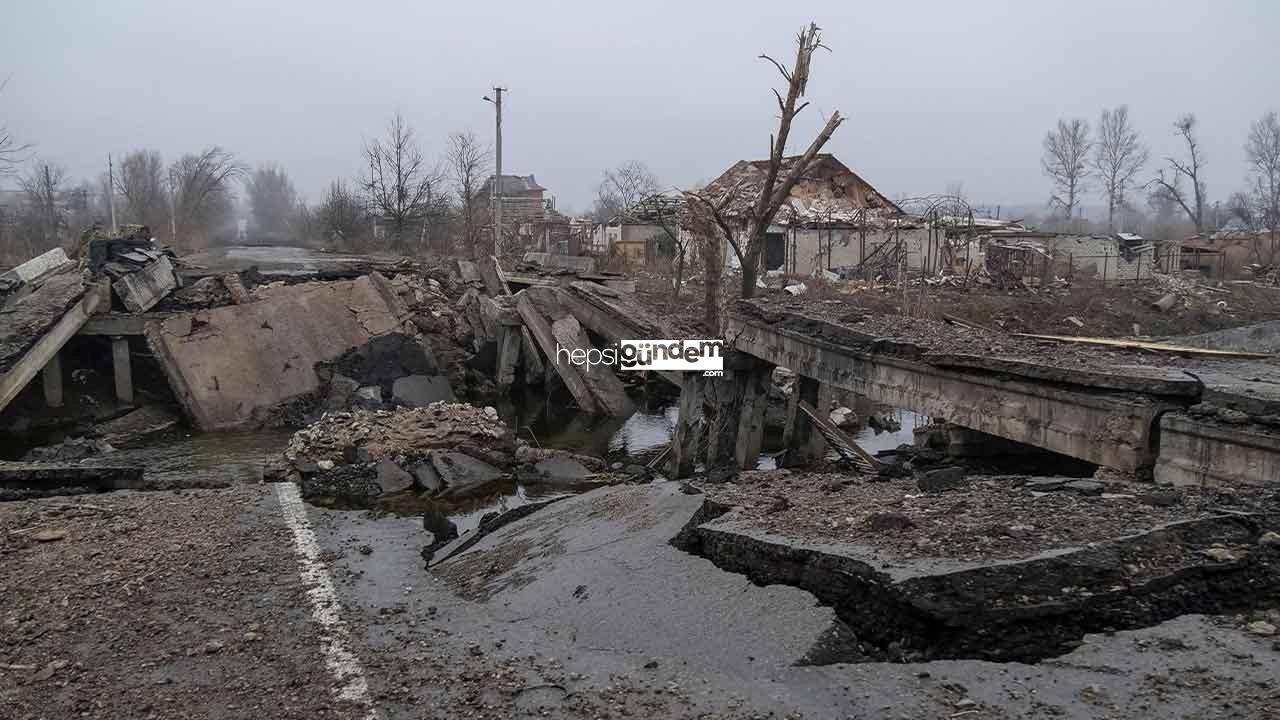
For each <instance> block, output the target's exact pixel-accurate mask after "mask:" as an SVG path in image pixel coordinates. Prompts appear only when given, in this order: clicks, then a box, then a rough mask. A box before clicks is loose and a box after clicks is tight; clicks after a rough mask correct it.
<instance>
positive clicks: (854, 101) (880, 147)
mask: <svg viewBox="0 0 1280 720" xmlns="http://www.w3.org/2000/svg"><path fill="white" fill-rule="evenodd" d="M802 6H803V7H802ZM809 19H814V20H816V21H817V22H818V24H819V25H821V26H822V28H823V32H824V40H825V41H826V43H827V44H828V45H829V46H830V47H831V49H832V52H831V53H827V54H822V55H821V56H819V57H818V58H817V60H816V65H815V68H814V71H813V78H814V79H813V81H812V82H811V83H810V85H809V99H810V100H811V101H812V105H811V106H810V108H809V109H808V110H806V111H805V113H804V115H803V116H802V118H803V120H804V122H802V123H800V124H799V126H798V127H797V128H796V130H795V132H794V133H793V137H794V138H798V140H797V141H796V143H797V144H798V143H800V142H801V141H802V142H804V143H807V142H808V140H809V139H810V138H812V136H813V133H814V132H815V131H816V130H817V128H818V127H819V126H820V125H821V123H822V121H823V119H824V118H825V116H826V115H827V114H828V113H829V112H830V111H832V110H835V109H838V110H840V111H841V112H842V113H844V114H845V115H847V116H848V120H847V121H846V122H845V124H844V125H843V126H842V127H841V128H840V129H839V131H838V132H837V134H836V136H835V138H834V139H833V140H832V142H831V143H830V144H829V145H828V149H829V150H830V151H832V152H834V153H835V154H836V155H837V157H839V158H840V159H842V160H843V161H844V162H846V163H847V164H848V165H850V166H851V167H853V168H854V169H855V170H856V171H857V172H859V173H860V174H861V175H862V176H863V177H865V178H866V179H867V180H869V181H870V182H871V183H872V184H874V185H876V186H877V187H878V188H879V189H880V190H881V191H882V192H884V193H886V194H889V195H891V196H896V195H898V194H899V193H906V194H908V195H917V194H925V193H929V192H939V191H942V190H943V189H945V187H946V186H947V185H948V184H949V183H954V182H963V183H964V188H965V190H966V192H967V193H968V194H969V195H970V196H971V197H972V198H973V199H974V200H975V201H979V202H987V203H992V204H994V203H1005V204H1015V203H1017V204H1020V203H1039V202H1043V201H1044V200H1045V199H1046V198H1047V197H1048V193H1049V184H1048V181H1047V180H1046V179H1045V178H1044V177H1043V176H1042V175H1041V172H1040V168H1039V157H1040V141H1041V138H1042V137H1043V135H1044V133H1045V131H1046V130H1047V129H1048V128H1049V127H1050V126H1051V125H1052V124H1053V123H1054V122H1055V121H1056V120H1057V118H1059V117H1060V116H1074V115H1079V116H1083V117H1086V118H1088V119H1089V120H1090V121H1091V122H1093V123H1096V118H1097V114H1098V112H1099V110H1100V109H1101V108H1102V107H1103V106H1111V105H1116V104H1120V103H1128V104H1129V105H1130V107H1131V111H1132V113H1133V115H1134V116H1135V119H1136V121H1137V123H1138V126H1139V129H1140V130H1141V132H1142V134H1143V137H1144V140H1145V141H1146V142H1147V143H1148V145H1149V146H1150V147H1151V149H1152V152H1153V155H1155V156H1157V157H1158V156H1161V155H1164V154H1167V153H1170V152H1175V151H1176V150H1177V149H1178V148H1177V146H1176V143H1175V138H1174V137H1173V135H1172V130H1171V124H1172V122H1173V120H1174V118H1175V117H1176V116H1177V115H1178V114H1179V113H1182V112H1195V113H1196V114H1197V116H1198V117H1199V119H1200V123H1201V134H1202V136H1203V144H1204V151H1205V155H1206V157H1207V158H1208V168H1207V170H1206V172H1207V175H1208V186H1209V193H1210V196H1211V197H1212V199H1215V200H1219V199H1225V198H1226V196H1227V194H1229V193H1230V192H1231V191H1232V190H1235V189H1238V188H1239V187H1240V186H1241V185H1242V184H1243V179H1244V175H1245V160H1244V152H1243V149H1242V146H1243V143H1244V140H1245V136H1246V133H1247V132H1248V126H1249V123H1250V122H1252V121H1253V120H1255V119H1256V118H1257V117H1259V116H1260V115H1261V114H1262V113H1264V112H1266V111H1268V110H1280V68H1278V67H1277V60H1280V49H1277V48H1280V42H1278V41H1280V2H1275V1H1274V0H1240V1H1235V2H1231V1H1227V2H1212V3H1210V2H1203V0H1197V1H1195V2H1185V1H1183V0H1165V1H1163V2H1160V1H1156V0H1152V1H1149V2H1148V1H1145V0H1133V1H1126V0H1110V1H1109V2H1104V1H1095V0H1074V1H1070V2H1068V1H1058V0H1039V1H1036V2H1031V1H1027V0H1021V1H1013V0H1010V1H1008V2H996V1H981V0H970V1H968V2H931V1H927V0H915V1H913V2H876V3H870V2H852V1H851V0H838V1H826V0H823V1H822V2H804V3H799V2H771V3H767V4H766V3H760V2H746V1H745V0H738V1H737V2H691V1H689V0H686V1H685V2H664V1H662V0H644V2H604V1H602V0H596V1H595V2H555V1H554V0H542V1H540V2H520V3H499V2H449V3H440V2H428V1H426V0H419V1H418V2H376V1H366V2H342V3H331V2H324V1H321V0H288V1H286V0H274V1H272V2H264V1H263V0H256V1H252V2H249V1H245V0H217V1H216V2H201V3H193V2H185V1H183V0H173V1H165V2H159V1H157V2H150V3H147V2H130V1H127V0H111V1H110V2H75V1H69V0H61V1H60V2H45V1H43V0H3V2H0V77H4V76H8V77H9V84H8V88H7V89H6V90H5V92H4V94H3V95H2V96H0V122H4V123H7V124H8V126H9V129H10V130H11V131H12V132H13V133H14V134H15V135H17V136H18V137H19V139H21V140H23V141H28V142H32V143H35V144H36V146H37V149H38V151H39V152H40V153H41V154H42V155H44V156H46V157H48V158H50V159H52V160H56V161H58V162H60V163H62V164H64V165H65V166H67V167H68V168H69V169H70V170H71V171H72V173H73V175H74V176H75V177H76V178H80V177H92V176H95V175H96V174H97V173H98V172H99V170H100V167H101V166H102V165H103V164H104V163H105V158H106V155H107V153H108V152H113V153H117V154H119V153H124V152H126V151H128V150H130V149H133V148H139V147H146V148H154V149H157V150H160V151H161V152H162V153H163V154H164V156H165V159H166V161H171V160H172V159H174V158H175V157H176V156H177V155H179V154H181V153H183V152H186V151H190V150H194V149H198V148H200V147H203V146H207V145H213V144H219V145H223V146H225V147H227V148H229V149H231V150H233V151H234V152H236V153H237V155H238V156H239V157H240V158H242V159H243V160H244V161H245V162H248V163H250V164H253V165H256V164H259V163H265V162H275V163H279V164H281V165H283V166H284V167H285V168H286V169H287V170H288V171H289V173H290V174H291V175H292V176H293V178H294V180H295V183H296V184H297V186H298V188H299V190H300V191H302V192H303V193H304V194H305V195H306V196H307V197H308V198H309V199H311V200H316V199H318V198H319V196H320V195H321V193H322V191H323V188H324V187H325V185H326V184H327V183H328V182H329V181H330V180H331V179H333V178H337V177H351V176H352V175H354V174H355V173H356V172H358V170H359V168H360V144H361V140H362V138H363V137H368V136H371V135H375V134H378V133H379V132H380V131H381V129H382V128H383V127H384V125H385V123H386V121H387V119H388V117H389V116H390V115H391V114H392V113H393V112H395V111H396V110H399V111H400V112H402V113H403V114H404V115H405V117H406V118H407V119H408V120H409V122H410V123H411V124H412V125H413V126H414V128H415V129H416V130H417V131H418V133H419V134H420V137H421V139H422V141H423V143H424V145H425V147H426V149H427V151H428V152H429V153H431V154H433V155H435V154H441V153H442V152H443V149H444V146H445V138H446V135H447V134H448V133H449V132H450V131H453V130H459V129H468V128H469V129H472V130H474V131H475V132H476V133H477V134H478V135H480V136H481V137H482V138H484V139H485V140H486V141H491V140H492V134H493V109H492V106H491V105H489V104H488V103H485V102H483V101H482V100H481V96H483V95H484V94H486V92H488V89H489V88H490V87H491V86H493V85H494V84H495V83H501V84H503V85H505V86H507V87H509V88H510V90H511V93H510V95H509V97H508V100H507V103H506V113H505V116H506V123H505V139H506V143H505V146H504V166H505V169H507V170H508V171H509V172H514V173H520V174H527V173H535V174H536V175H537V178H538V180H539V182H541V183H542V184H543V185H545V186H546V187H547V188H549V189H550V191H551V192H552V193H553V194H554V195H556V196H557V198H558V199H559V202H560V204H561V206H562V207H564V206H566V205H567V206H568V207H571V208H572V209H574V210H578V211H582V210H585V209H587V208H588V207H589V206H590V202H591V199H592V197H593V196H594V191H595V186H596V185H597V184H598V182H599V179H600V174H601V172H602V170H603V169H605V168H607V167H611V166H616V165H618V164H621V163H623V162H626V161H628V160H631V159H638V160H642V161H644V162H645V163H647V164H648V165H649V166H650V168H652V169H653V171H654V172H655V173H657V175H658V176H659V177H660V178H661V179H662V181H663V182H664V183H666V184H669V185H673V186H688V185H690V184H693V183H696V182H698V181H705V180H708V179H711V178H713V177H714V176H716V175H718V174H719V173H720V172H721V171H722V170H723V169H724V168H726V167H727V166H728V165H729V164H731V163H732V162H733V161H734V160H736V159H740V158H746V157H763V156H764V155H765V154H766V153H767V150H768V138H769V132H770V131H771V129H772V127H773V126H774V124H775V122H776V121H775V119H774V109H775V108H774V107H773V106H774V105H775V101H774V99H773V96H772V94H771V93H770V91H769V87H770V85H771V84H773V83H775V82H777V80H778V78H777V75H776V71H774V69H773V68H772V67H771V66H769V65H768V64H767V63H765V62H764V61H762V60H758V59H756V56H757V55H759V54H760V53H761V52H768V53H770V54H772V55H774V56H776V57H778V58H779V59H781V58H782V57H784V56H788V55H789V54H791V53H793V38H794V35H795V33H796V31H797V30H798V29H799V28H800V26H801V25H802V24H803V23H805V22H806V21H808V20H809Z"/></svg>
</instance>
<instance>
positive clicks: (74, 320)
mask: <svg viewBox="0 0 1280 720" xmlns="http://www.w3.org/2000/svg"><path fill="white" fill-rule="evenodd" d="M109 292H110V290H109V289H108V288H107V286H106V285H105V284H102V285H91V286H89V289H88V291H87V292H86V293H85V294H84V297H82V298H81V299H80V302H78V303H76V304H75V305H73V306H72V307H71V309H70V310H68V311H67V312H66V313H64V314H63V315H62V318H61V319H60V320H58V322H57V323H55V324H54V326H53V327H52V328H50V329H49V331H48V332H46V333H45V334H44V336H43V337H41V338H40V339H39V340H37V341H36V344H35V345H33V346H32V347H31V349H30V350H28V351H27V352H26V353H25V354H23V356H22V359H20V360H18V362H16V363H14V364H13V366H12V367H11V368H9V372H7V373H5V374H4V375H2V376H0V411H3V410H4V409H5V408H6V407H8V406H9V403H11V402H13V399H14V398H15V397H17V396H18V393H20V392H22V389H23V388H25V387H26V386H27V383H29V382H31V380H32V379H33V378H35V376H36V373H38V372H40V371H41V370H42V369H43V368H44V367H45V366H46V365H48V364H49V361H50V360H51V359H52V358H53V356H54V355H56V354H57V353H58V351H59V350H61V349H62V346H63V345H66V344H67V341H68V340H70V339H71V336H72V335H75V334H76V332H78V331H79V330H80V328H81V327H82V326H83V325H84V324H85V322H86V321H88V319H89V316H90V315H92V314H93V313H95V312H97V311H98V309H99V308H100V307H103V306H104V305H105V303H104V302H103V297H104V295H106V293H109ZM108 297H109V296H108Z"/></svg>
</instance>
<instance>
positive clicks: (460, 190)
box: [447, 130, 489, 258]
mask: <svg viewBox="0 0 1280 720" xmlns="http://www.w3.org/2000/svg"><path fill="white" fill-rule="evenodd" d="M447 162H448V165H449V175H450V179H451V180H452V182H453V191H454V193H456V194H457V196H458V209H459V212H460V213H461V215H462V244H463V247H465V248H466V249H467V253H468V254H469V256H470V257H473V258H474V257H475V256H476V245H477V244H479V238H480V228H482V227H484V218H483V217H482V215H483V214H484V212H485V208H484V207H482V204H481V203H480V202H478V201H477V199H476V192H477V191H478V190H479V189H480V184H481V183H483V182H484V178H485V176H486V175H488V174H489V149H488V148H487V147H484V146H482V145H481V144H480V140H479V139H477V138H476V136H475V133H473V132H471V131H470V130H467V131H466V132H455V133H453V134H452V135H450V136H449V152H448V160H447Z"/></svg>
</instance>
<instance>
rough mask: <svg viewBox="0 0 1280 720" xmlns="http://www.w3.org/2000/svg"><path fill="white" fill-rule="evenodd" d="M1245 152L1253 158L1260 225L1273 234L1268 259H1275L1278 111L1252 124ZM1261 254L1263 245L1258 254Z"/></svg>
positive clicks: (1279, 192)
mask: <svg viewBox="0 0 1280 720" xmlns="http://www.w3.org/2000/svg"><path fill="white" fill-rule="evenodd" d="M1244 152H1245V155H1246V157H1248V159H1249V174H1250V175H1252V178H1251V180H1252V183H1251V185H1252V187H1251V188H1250V190H1251V195H1252V201H1253V205H1254V206H1255V207H1256V208H1257V209H1256V212H1257V215H1258V218H1259V225H1260V227H1261V228H1262V229H1266V230H1267V231H1268V234H1269V235H1270V242H1269V243H1268V244H1269V245H1270V252H1269V253H1268V255H1269V259H1268V262H1273V261H1274V259H1275V256H1276V253H1277V251H1278V250H1280V247H1277V233H1280V120H1277V119H1276V114H1275V113H1274V112H1269V113H1267V114H1266V115H1263V116H1262V118H1261V119H1259V120H1257V121H1256V122H1254V123H1253V125H1252V127H1250V128H1249V139H1248V141H1246V142H1245V145H1244ZM1261 254H1262V253H1261V252H1260V249H1259V252H1258V255H1259V256H1261ZM1261 261H1262V260H1261V258H1260V259H1259V262H1261Z"/></svg>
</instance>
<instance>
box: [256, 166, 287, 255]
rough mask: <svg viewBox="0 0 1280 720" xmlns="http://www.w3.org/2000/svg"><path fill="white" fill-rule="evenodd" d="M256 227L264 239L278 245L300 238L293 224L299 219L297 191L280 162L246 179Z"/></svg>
mask: <svg viewBox="0 0 1280 720" xmlns="http://www.w3.org/2000/svg"><path fill="white" fill-rule="evenodd" d="M244 189H245V194H246V195H247V196H248V199H249V216H250V218H252V220H253V230H254V233H255V234H256V236H257V237H258V238H259V239H261V240H266V241H267V243H269V244H278V243H282V242H286V241H291V240H296V239H299V238H298V237H297V233H296V232H295V230H298V229H299V228H296V227H293V226H292V225H291V223H292V222H293V221H294V220H297V219H298V216H297V211H298V192H297V191H296V190H295V189H294V187H293V181H292V180H290V179H289V175H288V173H286V172H285V171H284V169H283V168H281V167H279V166H278V165H263V166H260V167H259V168H258V169H257V170H255V171H254V172H253V174H252V175H249V176H248V177H247V178H246V179H245V181H244Z"/></svg>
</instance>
